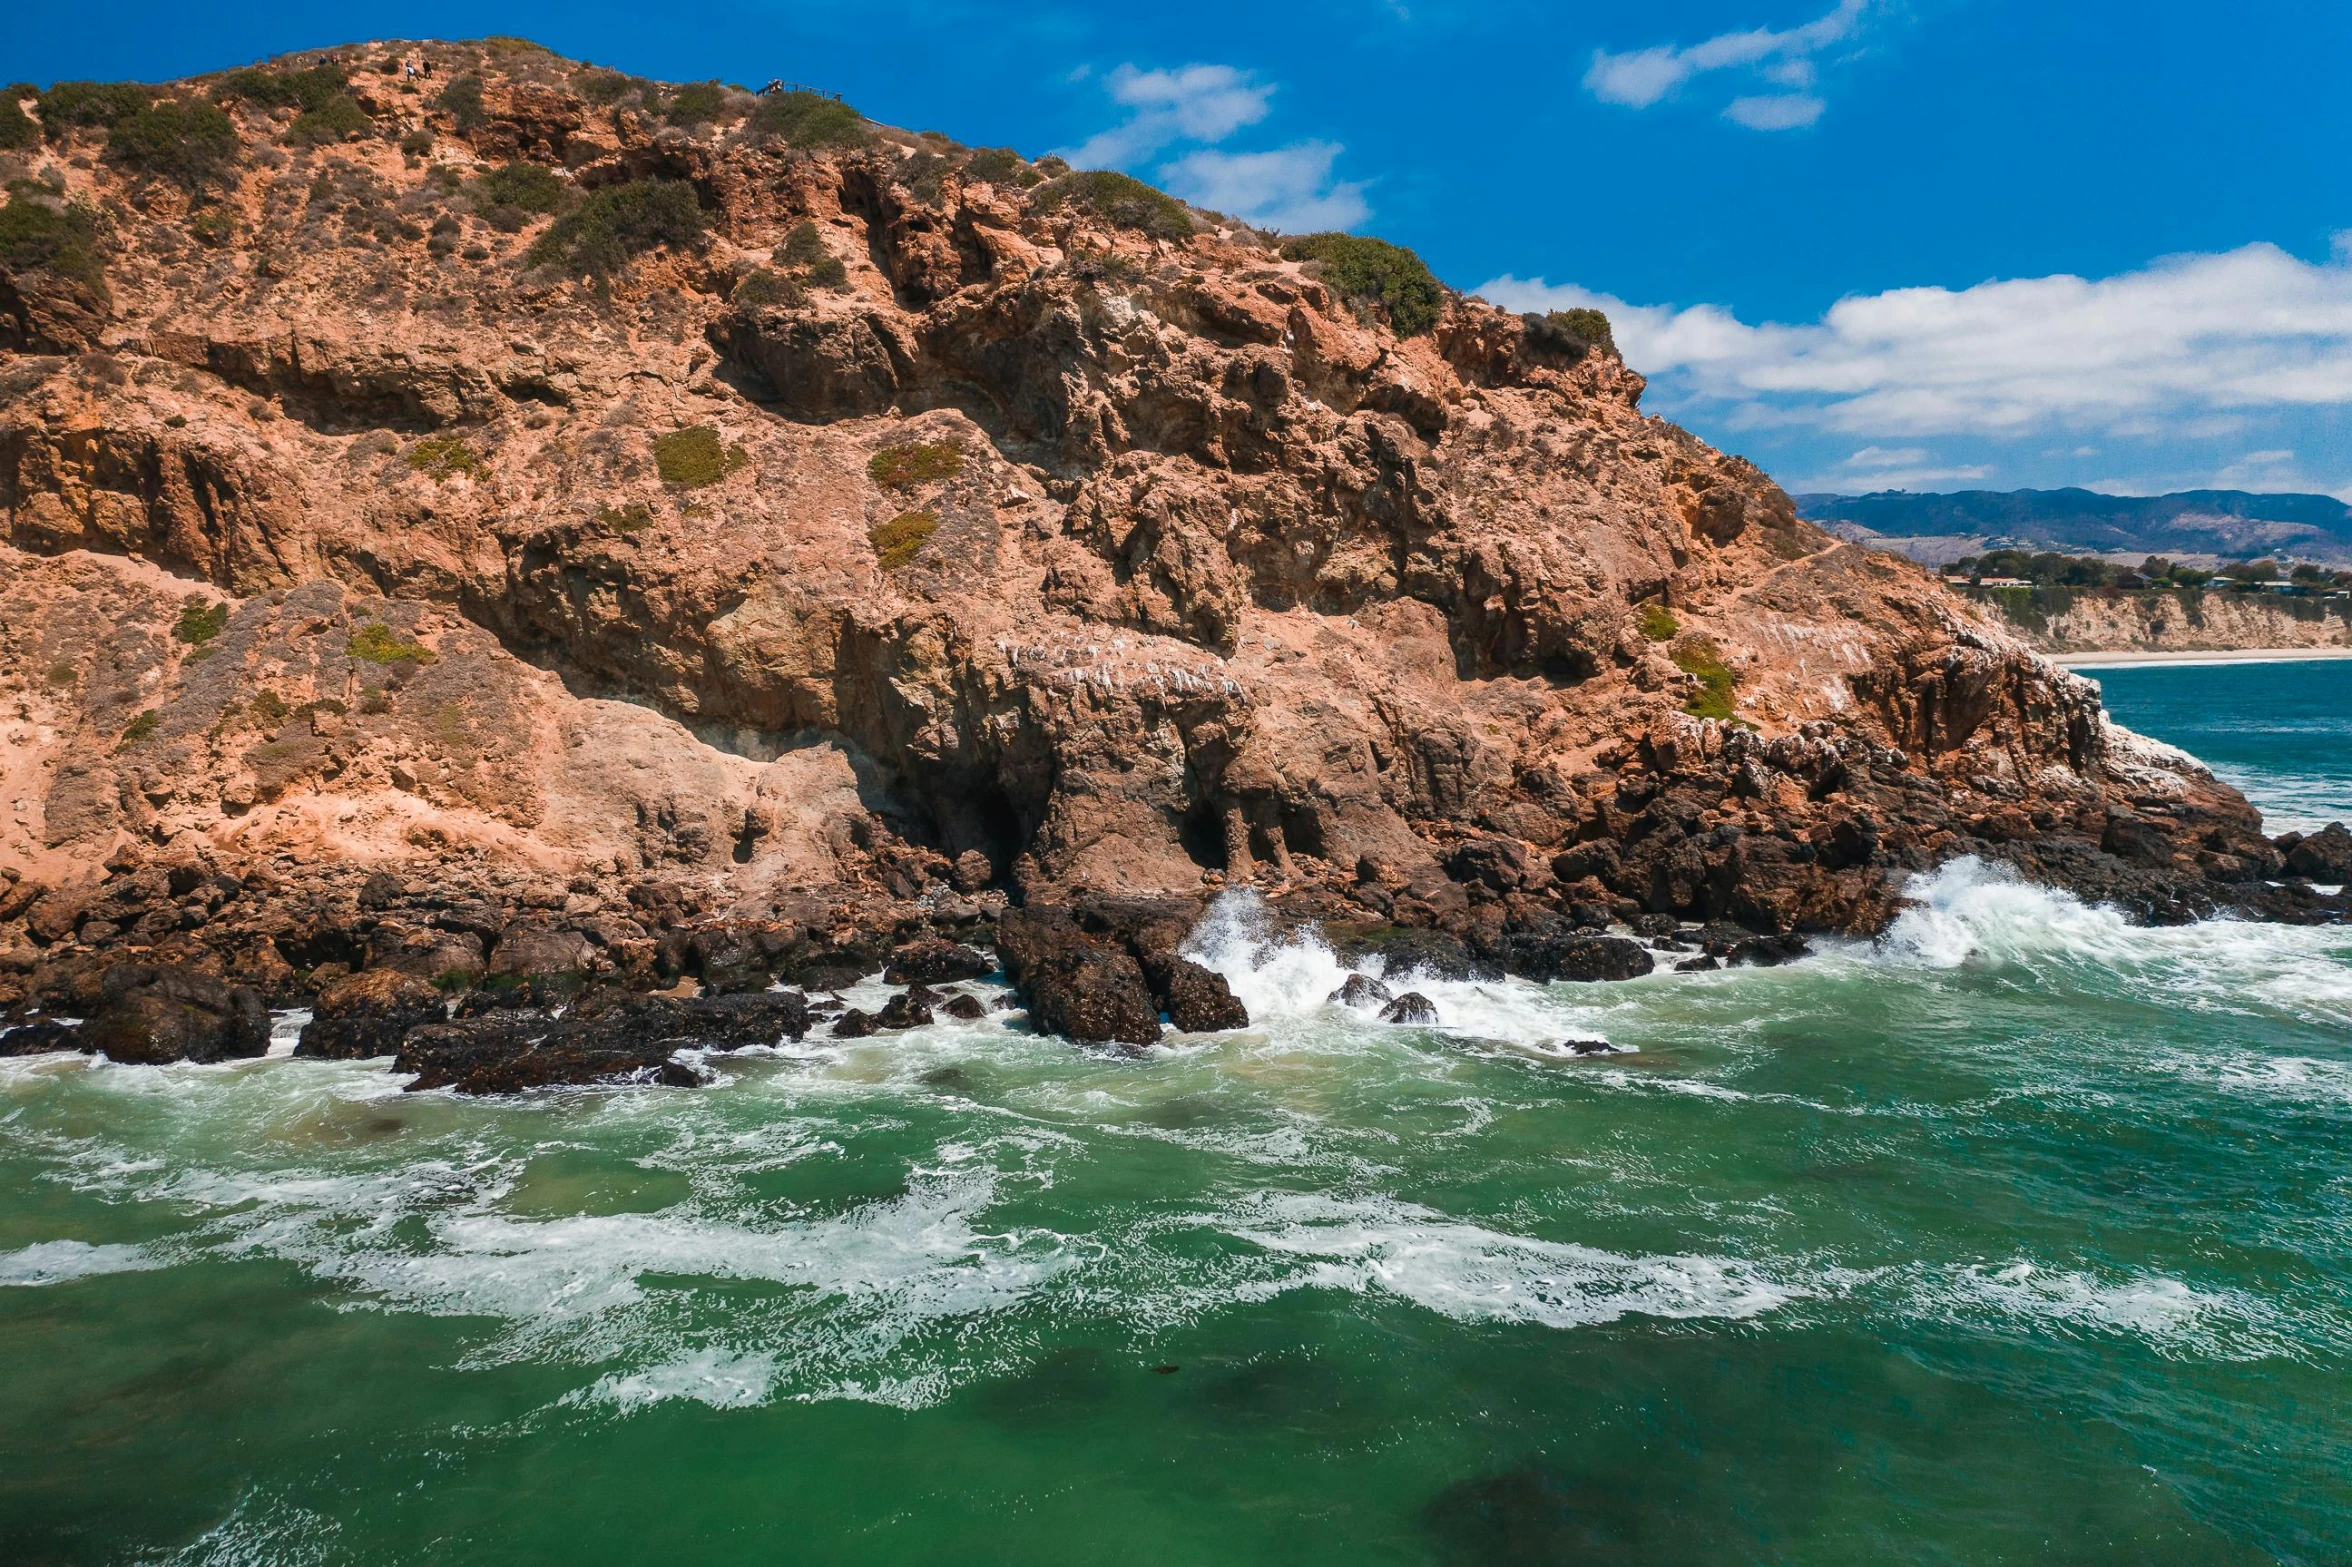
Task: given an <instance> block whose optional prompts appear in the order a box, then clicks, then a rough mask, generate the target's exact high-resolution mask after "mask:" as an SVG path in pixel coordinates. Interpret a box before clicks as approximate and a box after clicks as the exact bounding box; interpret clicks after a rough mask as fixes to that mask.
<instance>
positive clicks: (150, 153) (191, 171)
mask: <svg viewBox="0 0 2352 1567" xmlns="http://www.w3.org/2000/svg"><path fill="white" fill-rule="evenodd" d="M237 145H238V144H237V127H236V126H235V125H234V124H232V123H231V122H230V120H229V117H228V115H226V114H225V113H223V112H222V111H221V109H220V107H219V106H218V105H217V104H209V103H177V102H171V101H166V102H163V103H157V104H150V105H148V106H147V107H145V108H142V109H139V110H137V111H136V112H134V113H131V114H126V115H124V116H123V117H122V118H121V119H119V120H116V121H115V122H114V128H113V129H112V130H110V131H108V132H107V133H106V161H107V162H109V163H111V164H114V165H115V166H117V167H118V168H125V169H133V170H136V171H137V172H139V173H141V174H151V175H153V176H155V177H156V178H157V179H165V180H170V181H171V182H172V183H173V184H175V185H178V186H181V187H183V188H185V189H187V190H196V189H199V188H200V187H202V186H203V185H205V184H206V183H207V182H209V181H211V180H214V179H217V178H219V177H220V176H221V175H222V174H224V173H226V172H227V171H228V169H229V167H230V166H231V165H232V164H233V163H234V162H235V161H236V158H237Z"/></svg>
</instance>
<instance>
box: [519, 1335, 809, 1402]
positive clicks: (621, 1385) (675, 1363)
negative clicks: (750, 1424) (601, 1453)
mask: <svg viewBox="0 0 2352 1567" xmlns="http://www.w3.org/2000/svg"><path fill="white" fill-rule="evenodd" d="M779 1375H780V1373H779V1370H778V1367H777V1364H776V1357H775V1356H774V1355H771V1354H748V1355H737V1354H733V1353H730V1352H729V1351H727V1350H723V1349H703V1350H697V1351H695V1352H694V1353H693V1354H690V1355H681V1356H679V1357H678V1358H677V1359H675V1360H665V1361H663V1362H661V1363H660V1364H658V1365H652V1366H647V1367H644V1368H643V1369H641V1370H637V1371H616V1372H613V1373H611V1374H610V1375H608V1376H604V1377H600V1378H599V1379H598V1380H597V1382H596V1383H595V1385H594V1386H592V1387H589V1388H585V1389H582V1390H580V1391H577V1392H573V1393H567V1394H565V1395H564V1397H563V1399H562V1400H561V1402H563V1403H566V1404H610V1405H612V1406H613V1407H615V1408H617V1409H619V1410H620V1411H622V1412H623V1413H624V1414H633V1413H635V1412H636V1411H638V1410H640V1409H644V1408H647V1407H649V1406H651V1405H654V1404H659V1403H663V1402H666V1401H668V1400H670V1399H676V1398H685V1399H692V1400H693V1401H694V1402H696V1403H698V1404H708V1405H709V1406H710V1407H711V1408H713V1409H750V1408H754V1407H756V1406H757V1405H760V1404H764V1403H766V1402H767V1401H768V1399H769V1398H770V1397H771V1396H773V1394H774V1393H775V1389H776V1382H777V1379H778V1377H779Z"/></svg>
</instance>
